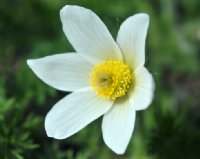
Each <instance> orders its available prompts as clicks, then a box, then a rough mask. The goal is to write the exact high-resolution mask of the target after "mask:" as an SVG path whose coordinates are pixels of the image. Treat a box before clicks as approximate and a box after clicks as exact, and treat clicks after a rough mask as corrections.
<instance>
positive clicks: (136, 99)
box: [129, 67, 154, 110]
mask: <svg viewBox="0 0 200 159" xmlns="http://www.w3.org/2000/svg"><path fill="white" fill-rule="evenodd" d="M133 78H134V79H135V83H134V85H133V88H131V90H130V91H129V99H130V103H131V105H132V106H133V107H134V109H135V110H143V109H146V108H147V107H148V106H149V105H150V104H151V102H152V99H153V94H154V80H153V77H152V75H151V74H150V73H149V71H148V70H147V69H146V68H145V67H140V68H138V69H137V70H136V71H135V74H134V77H133Z"/></svg>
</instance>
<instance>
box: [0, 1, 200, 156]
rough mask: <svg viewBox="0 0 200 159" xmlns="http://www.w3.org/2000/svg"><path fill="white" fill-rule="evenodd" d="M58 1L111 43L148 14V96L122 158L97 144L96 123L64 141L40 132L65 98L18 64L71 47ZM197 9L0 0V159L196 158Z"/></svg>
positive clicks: (170, 4) (199, 138) (199, 96)
mask: <svg viewBox="0 0 200 159" xmlns="http://www.w3.org/2000/svg"><path fill="white" fill-rule="evenodd" d="M66 4H76V5H81V6H84V7H86V8H89V9H91V10H93V11H94V12H95V13H96V14H97V15H99V16H100V18H101V19H102V20H103V21H104V23H105V24H106V25H107V27H108V28H109V30H110V32H111V33H112V35H113V37H114V38H116V34H117V31H118V29H119V26H120V24H121V23H122V22H123V21H124V20H125V19H126V18H127V17H128V16H131V15H133V14H135V13H138V12H146V13H148V14H149V15H150V28H149V32H148V38H147V45H146V67H147V68H148V69H149V70H150V72H151V73H152V74H153V76H154V79H155V82H156V91H155V98H154V101H153V103H152V104H151V106H150V107H149V108H148V109H147V110H145V111H141V112H138V113H137V121H136V128H135V131H134V134H133V137H132V139H131V141H130V144H129V146H128V149H127V151H126V153H125V154H124V155H122V156H117V155H115V154H114V153H113V152H112V151H111V150H109V149H108V148H107V147H106V145H105V144H104V142H103V139H102V133H101V118H100V119H98V120H97V121H95V122H93V123H92V124H90V125H89V126H87V127H86V128H85V129H83V130H81V131H80V132H79V133H77V134H75V135H74V136H72V137H70V138H68V139H65V140H60V141H59V140H55V139H51V138H48V137H47V135H46V133H45V130H44V118H45V115H46V114H47V112H48V111H49V110H50V108H51V107H52V106H53V105H54V104H55V103H56V102H57V101H58V100H59V99H60V98H62V97H63V96H64V95H66V93H63V92H58V91H56V90H54V89H52V88H50V87H49V86H47V85H45V84H44V83H43V82H41V81H40V80H39V79H38V78H37V77H36V76H35V75H34V74H33V73H32V71H31V70H30V69H29V68H28V66H27V64H26V59H28V58H39V57H42V56H46V55H52V54H55V53H63V52H69V51H72V50H73V48H72V46H71V45H70V44H69V42H68V41H67V39H66V37H65V36H64V33H63V32H62V26H61V22H60V17H59V11H60V9H61V8H62V7H63V6H64V5H66ZM199 9H200V1H199V0H57V1H53V0H52V1H51V0H1V1H0V159H132V158H134V159H199V158H200V66H199V65H200V10H199ZM80 120H81V119H80ZM122 135H123V134H122Z"/></svg>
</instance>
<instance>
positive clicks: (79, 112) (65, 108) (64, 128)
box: [45, 89, 113, 139]
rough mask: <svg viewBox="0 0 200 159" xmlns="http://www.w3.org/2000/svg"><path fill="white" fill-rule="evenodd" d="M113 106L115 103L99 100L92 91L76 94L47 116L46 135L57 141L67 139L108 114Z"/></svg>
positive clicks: (67, 98)
mask: <svg viewBox="0 0 200 159" xmlns="http://www.w3.org/2000/svg"><path fill="white" fill-rule="evenodd" d="M112 104H113V101H110V100H103V99H102V98H99V97H98V96H96V94H95V92H94V91H93V90H91V89H88V90H84V91H77V92H74V93H72V94H70V95H68V96H66V97H64V98H63V99H62V100H60V101H59V102H58V103H57V104H56V105H54V107H53V108H52V109H51V110H50V112H49V113H48V114H47V116H46V119H45V129H46V133H47V135H48V136H49V137H53V138H56V139H64V138H67V137H69V136H71V135H73V134H75V133H76V132H78V131H79V130H81V129H82V128H84V127H85V126H86V125H88V124H89V123H90V122H92V121H93V120H95V119H97V118H98V117H100V116H101V115H103V114H104V113H105V112H107V111H108V110H109V109H110V107H111V106H112Z"/></svg>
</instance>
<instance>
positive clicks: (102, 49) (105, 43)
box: [60, 6, 122, 64]
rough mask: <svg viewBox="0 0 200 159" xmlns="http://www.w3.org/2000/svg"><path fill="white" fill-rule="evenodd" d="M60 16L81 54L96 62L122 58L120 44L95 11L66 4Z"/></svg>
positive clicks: (68, 34) (71, 41)
mask: <svg viewBox="0 0 200 159" xmlns="http://www.w3.org/2000/svg"><path fill="white" fill-rule="evenodd" d="M60 17H61V21H62V24H63V31H64V33H65V35H66V36H67V38H68V40H69V42H70V43H71V44H72V46H73V47H74V49H75V50H76V51H77V52H78V53H79V54H80V55H82V56H83V57H85V58H86V59H88V60H90V61H91V62H92V63H94V64H97V63H99V62H100V61H102V60H121V59H122V55H121V52H120V49H119V48H118V45H117V44H116V43H115V41H114V39H113V38H112V36H111V34H110V33H109V31H108V29H107V28H106V26H105V25H104V23H103V22H102V21H101V20H100V18H99V17H98V16H97V15H96V14H95V13H94V12H92V11H91V10H89V9H86V8H83V7H79V6H65V7H63V8H62V9H61V11H60Z"/></svg>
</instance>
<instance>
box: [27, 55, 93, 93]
mask: <svg viewBox="0 0 200 159" xmlns="http://www.w3.org/2000/svg"><path fill="white" fill-rule="evenodd" d="M27 63H28V65H29V67H30V68H31V69H32V70H33V72H34V73H35V74H36V75H37V76H38V77H39V78H40V79H41V80H43V81H44V82H45V83H47V84H48V85H50V86H52V87H54V88H56V89H58V90H63V91H74V90H78V89H81V88H84V87H88V86H89V82H88V79H89V74H90V72H91V68H92V67H93V66H92V64H90V63H89V62H88V61H86V60H84V59H83V58H82V57H81V56H79V55H78V54H77V53H65V54H57V55H52V56H47V57H43V58H39V59H34V60H27Z"/></svg>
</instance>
